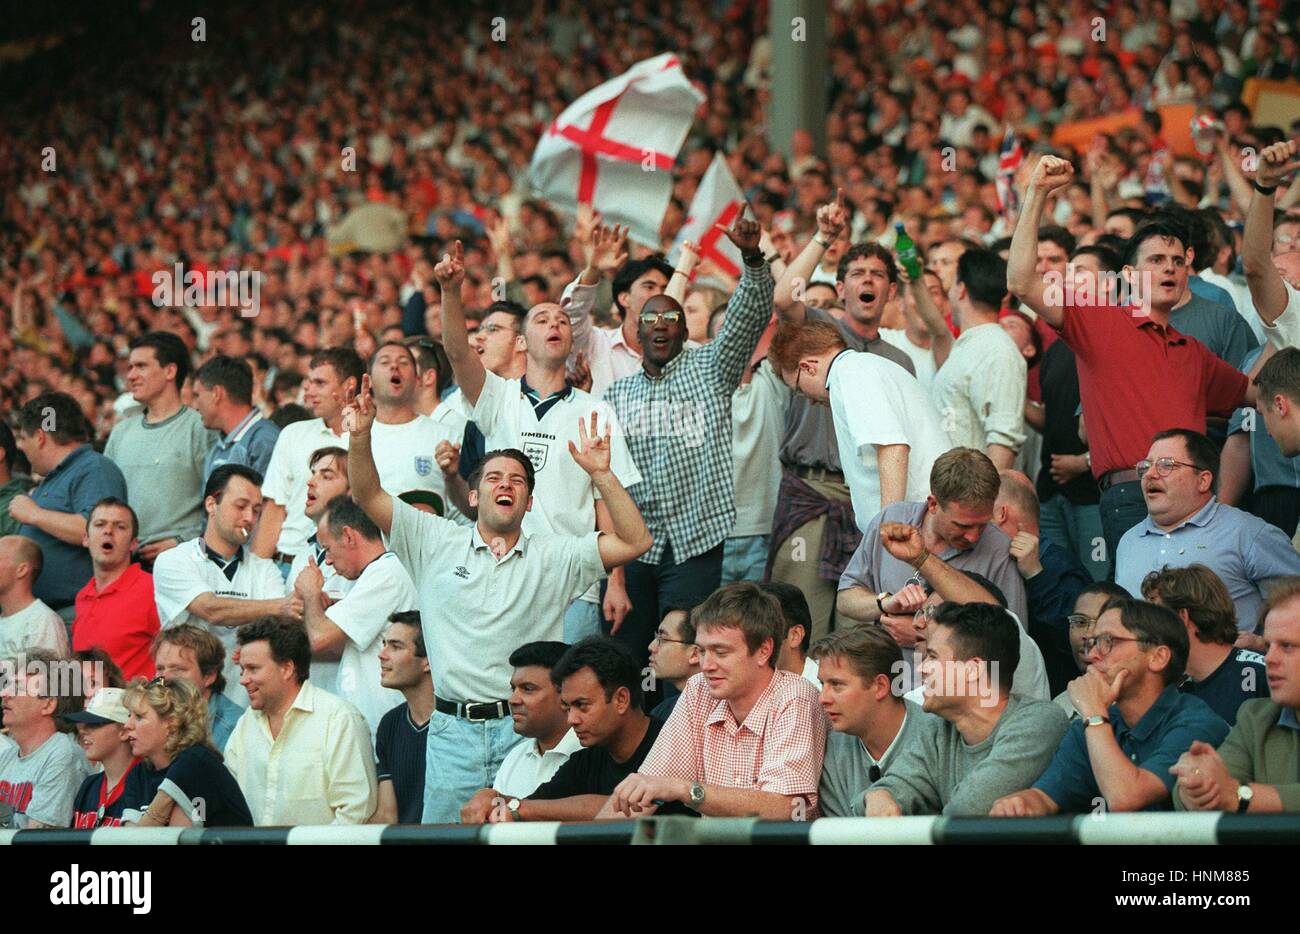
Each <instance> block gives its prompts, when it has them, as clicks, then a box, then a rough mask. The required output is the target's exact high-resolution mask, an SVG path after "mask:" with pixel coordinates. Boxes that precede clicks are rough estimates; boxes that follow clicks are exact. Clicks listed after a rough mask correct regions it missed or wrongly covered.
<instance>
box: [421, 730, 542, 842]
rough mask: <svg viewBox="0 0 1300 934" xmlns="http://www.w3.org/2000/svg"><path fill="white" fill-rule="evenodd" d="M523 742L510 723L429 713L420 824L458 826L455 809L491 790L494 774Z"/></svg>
mask: <svg viewBox="0 0 1300 934" xmlns="http://www.w3.org/2000/svg"><path fill="white" fill-rule="evenodd" d="M521 738H522V737H520V736H519V734H517V733H516V732H515V728H514V720H513V719H512V718H510V717H501V718H499V719H497V720H485V721H483V722H482V723H471V722H470V721H469V720H466V719H464V718H462V717H453V716H451V715H450V714H445V713H439V712H438V711H436V710H435V711H434V713H433V717H432V719H430V720H429V736H428V739H427V740H426V741H425V742H426V746H425V757H424V815H423V816H422V817H421V818H420V823H422V824H459V823H460V809H461V807H462V806H463V805H464V804H465V802H467V801H468V800H469V799H470V798H472V797H473V796H474V792H476V791H478V790H479V789H480V788H491V787H492V780H493V779H495V778H496V777H497V770H498V769H499V768H501V763H502V761H503V760H504V759H505V757H506V753H507V752H509V751H510V747H511V746H513V745H514V744H515V743H517V742H519V741H520V739H521Z"/></svg>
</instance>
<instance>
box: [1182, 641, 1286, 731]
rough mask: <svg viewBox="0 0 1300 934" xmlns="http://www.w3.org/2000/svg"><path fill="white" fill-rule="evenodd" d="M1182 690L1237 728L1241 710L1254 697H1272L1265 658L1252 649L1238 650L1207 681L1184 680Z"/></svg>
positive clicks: (1235, 649)
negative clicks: (1269, 694) (1203, 702)
mask: <svg viewBox="0 0 1300 934" xmlns="http://www.w3.org/2000/svg"><path fill="white" fill-rule="evenodd" d="M1178 690H1180V691H1182V692H1183V693H1184V694H1191V695H1192V696H1193V697H1199V698H1200V699H1201V700H1203V701H1205V703H1206V704H1208V705H1209V706H1210V709H1211V710H1213V711H1214V712H1215V713H1217V714H1218V715H1219V716H1220V717H1222V718H1223V719H1225V720H1227V721H1228V725H1229V726H1236V724H1237V708H1238V707H1240V706H1241V705H1242V704H1244V703H1245V702H1246V701H1248V700H1250V699H1251V698H1252V697H1268V675H1267V673H1266V671H1265V668H1264V656H1262V655H1260V654H1259V653H1258V652H1252V651H1250V650H1249V649H1238V648H1234V649H1233V650H1232V651H1231V652H1229V653H1228V657H1227V658H1225V659H1224V660H1223V664H1221V665H1219V667H1218V668H1216V669H1214V671H1213V672H1212V673H1211V674H1210V676H1209V677H1207V678H1206V679H1205V680H1204V681H1193V680H1192V679H1191V678H1184V679H1183V682H1182V683H1181V684H1179V685H1178Z"/></svg>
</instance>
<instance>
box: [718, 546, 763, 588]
mask: <svg viewBox="0 0 1300 934" xmlns="http://www.w3.org/2000/svg"><path fill="white" fill-rule="evenodd" d="M770 537H771V536H768V535H740V536H737V537H736V538H729V539H727V540H726V541H725V542H723V543H722V583H724V584H731V583H734V582H736V581H753V582H754V583H756V584H757V583H761V582H762V580H763V572H764V571H766V570H767V544H768V540H769V539H770Z"/></svg>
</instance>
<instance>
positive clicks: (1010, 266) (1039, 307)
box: [1007, 156, 1074, 330]
mask: <svg viewBox="0 0 1300 934" xmlns="http://www.w3.org/2000/svg"><path fill="white" fill-rule="evenodd" d="M1073 179H1074V167H1073V166H1072V165H1070V163H1068V162H1066V161H1065V160H1064V159H1058V158H1057V157H1056V156H1043V157H1042V158H1041V159H1039V160H1038V164H1037V165H1036V166H1034V172H1033V175H1031V176H1030V178H1029V184H1028V185H1026V186H1025V203H1024V204H1023V205H1022V206H1021V209H1020V220H1019V221H1018V222H1017V223H1016V231H1015V233H1014V234H1013V235H1012V237H1011V255H1010V256H1009V257H1008V259H1007V289H1009V290H1010V291H1011V293H1012V294H1013V295H1015V296H1017V297H1018V298H1019V299H1020V300H1021V301H1023V302H1024V303H1025V304H1026V305H1028V306H1029V307H1030V308H1032V309H1034V311H1036V312H1037V313H1038V314H1039V315H1041V316H1042V317H1043V318H1044V319H1045V320H1046V321H1047V323H1048V324H1050V325H1051V326H1052V327H1054V328H1056V329H1058V330H1059V329H1060V328H1061V326H1062V325H1063V324H1064V323H1065V311H1064V309H1063V308H1062V307H1061V306H1060V305H1058V304H1056V303H1055V302H1053V303H1050V304H1049V303H1048V302H1047V300H1046V299H1045V298H1044V292H1045V290H1046V287H1045V285H1044V283H1043V277H1042V276H1041V275H1039V274H1038V273H1037V272H1036V271H1035V270H1036V269H1037V266H1038V228H1039V226H1040V225H1041V224H1042V222H1043V209H1044V208H1045V207H1046V206H1047V197H1048V195H1050V194H1051V193H1052V192H1054V191H1056V190H1057V189H1058V188H1064V187H1065V186H1066V185H1068V184H1070V182H1071V181H1072V180H1073Z"/></svg>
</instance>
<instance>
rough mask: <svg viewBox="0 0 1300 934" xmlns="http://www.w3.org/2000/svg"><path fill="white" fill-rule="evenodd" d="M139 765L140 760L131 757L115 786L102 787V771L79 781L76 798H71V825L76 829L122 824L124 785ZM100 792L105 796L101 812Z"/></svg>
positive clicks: (124, 797) (118, 825)
mask: <svg viewBox="0 0 1300 934" xmlns="http://www.w3.org/2000/svg"><path fill="white" fill-rule="evenodd" d="M139 766H140V760H139V759H132V760H131V765H130V767H128V768H127V770H126V774H125V775H123V776H122V779H121V781H120V782H119V783H118V786H117V788H110V789H105V788H104V779H105V775H104V773H103V772H96V773H95V774H94V775H89V776H87V777H86V780H85V781H84V782H82V783H81V787H80V788H78V789H77V796H76V798H74V799H73V805H72V826H73V827H75V828H77V829H78V830H89V829H91V828H93V827H120V826H122V812H123V811H124V810H125V809H126V802H127V797H126V786H127V785H128V784H129V783H130V781H131V773H132V772H135V771H137V770H138V769H139ZM101 794H104V795H105V798H106V800H105V801H104V811H103V813H102V814H101V813H100V810H99V805H100V795H101Z"/></svg>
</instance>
